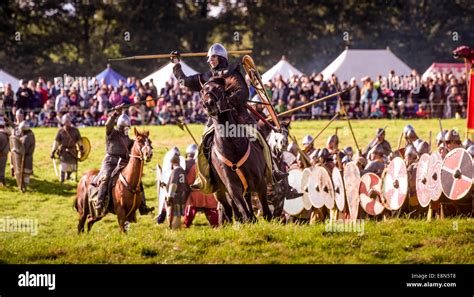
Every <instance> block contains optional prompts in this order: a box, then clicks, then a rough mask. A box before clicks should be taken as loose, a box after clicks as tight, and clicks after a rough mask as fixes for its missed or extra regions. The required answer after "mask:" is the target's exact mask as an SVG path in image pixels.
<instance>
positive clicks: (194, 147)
mask: <svg viewBox="0 0 474 297" xmlns="http://www.w3.org/2000/svg"><path fill="white" fill-rule="evenodd" d="M197 150H198V147H197V145H196V144H195V143H193V144H190V145H188V147H187V148H186V154H193V155H194V154H195V153H196V152H197Z"/></svg>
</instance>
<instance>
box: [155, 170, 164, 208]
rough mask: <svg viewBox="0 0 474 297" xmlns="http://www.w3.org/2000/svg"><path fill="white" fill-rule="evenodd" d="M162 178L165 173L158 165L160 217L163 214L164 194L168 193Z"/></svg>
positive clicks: (157, 193)
mask: <svg viewBox="0 0 474 297" xmlns="http://www.w3.org/2000/svg"><path fill="white" fill-rule="evenodd" d="M162 176H163V172H162V170H161V166H160V165H158V164H156V196H157V197H158V215H159V214H161V211H162V210H163V204H164V195H163V194H162V192H166V188H165V187H163V185H162V182H163V180H162ZM160 197H163V198H162V199H163V203H162V201H161V200H160Z"/></svg>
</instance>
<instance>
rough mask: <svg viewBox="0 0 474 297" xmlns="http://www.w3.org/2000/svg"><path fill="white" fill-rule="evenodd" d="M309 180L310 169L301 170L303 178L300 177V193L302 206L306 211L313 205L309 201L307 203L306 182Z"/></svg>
mask: <svg viewBox="0 0 474 297" xmlns="http://www.w3.org/2000/svg"><path fill="white" fill-rule="evenodd" d="M310 178H311V168H306V169H305V170H303V176H302V177H301V191H302V192H303V197H301V198H303V206H304V208H305V209H306V210H310V209H311V207H313V205H312V204H311V201H309V193H308V189H309V188H308V182H309V180H310Z"/></svg>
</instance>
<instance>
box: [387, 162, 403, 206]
mask: <svg viewBox="0 0 474 297" xmlns="http://www.w3.org/2000/svg"><path fill="white" fill-rule="evenodd" d="M407 192H408V175H407V167H406V166H405V163H404V162H403V160H402V158H400V157H396V158H394V159H393V160H392V161H391V162H390V164H388V166H387V171H386V174H385V177H384V183H383V193H384V196H385V200H386V201H385V206H386V207H387V208H388V209H390V210H397V209H399V208H400V207H401V206H402V204H403V202H404V201H405V198H406V196H407Z"/></svg>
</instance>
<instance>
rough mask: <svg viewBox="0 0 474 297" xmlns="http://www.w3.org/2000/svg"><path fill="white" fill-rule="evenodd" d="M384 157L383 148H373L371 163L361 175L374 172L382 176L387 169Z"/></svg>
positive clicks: (370, 156)
mask: <svg viewBox="0 0 474 297" xmlns="http://www.w3.org/2000/svg"><path fill="white" fill-rule="evenodd" d="M383 156H384V149H383V147H382V146H379V145H376V146H375V147H374V148H372V150H371V151H370V154H369V160H370V162H368V164H367V166H365V168H364V170H363V172H361V175H362V174H365V173H367V172H372V173H375V174H377V175H378V176H382V173H383V171H384V169H385V160H384V158H383Z"/></svg>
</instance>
